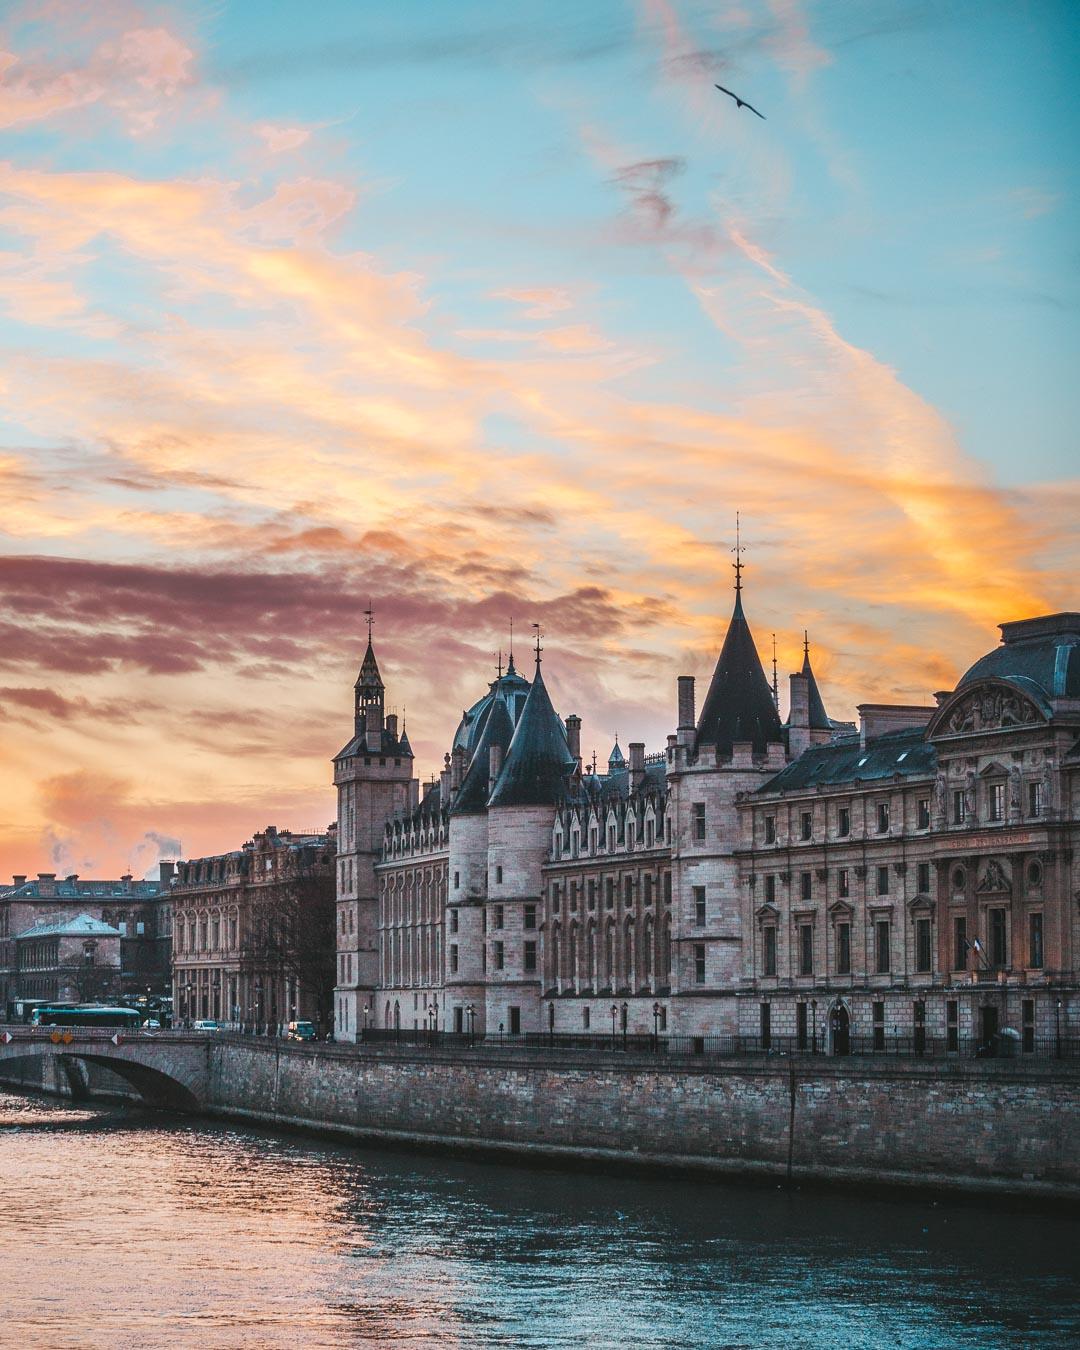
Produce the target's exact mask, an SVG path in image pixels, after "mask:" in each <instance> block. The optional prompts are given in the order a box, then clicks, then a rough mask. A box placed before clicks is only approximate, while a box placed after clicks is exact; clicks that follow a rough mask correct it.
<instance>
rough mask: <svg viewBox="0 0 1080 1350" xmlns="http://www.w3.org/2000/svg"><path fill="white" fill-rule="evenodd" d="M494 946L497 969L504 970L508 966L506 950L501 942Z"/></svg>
mask: <svg viewBox="0 0 1080 1350" xmlns="http://www.w3.org/2000/svg"><path fill="white" fill-rule="evenodd" d="M493 945H494V957H495V969H496V970H502V969H503V968H504V967H505V965H506V948H505V946H504V945H503V944H502V943H501V942H496V943H494V944H493Z"/></svg>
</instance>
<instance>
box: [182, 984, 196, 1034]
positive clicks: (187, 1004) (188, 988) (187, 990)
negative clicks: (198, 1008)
mask: <svg viewBox="0 0 1080 1350" xmlns="http://www.w3.org/2000/svg"><path fill="white" fill-rule="evenodd" d="M194 988H195V986H194V985H193V984H192V983H191V981H190V980H188V982H187V984H185V985H184V1016H185V1018H186V1019H187V1024H188V1026H189V1027H190V1026H191V992H192V990H193V989H194Z"/></svg>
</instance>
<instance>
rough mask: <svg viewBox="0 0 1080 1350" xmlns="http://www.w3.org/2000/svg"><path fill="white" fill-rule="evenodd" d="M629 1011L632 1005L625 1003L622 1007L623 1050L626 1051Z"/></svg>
mask: <svg viewBox="0 0 1080 1350" xmlns="http://www.w3.org/2000/svg"><path fill="white" fill-rule="evenodd" d="M629 1011H630V1005H629V1004H628V1003H624V1004H623V1005H622V1048H623V1049H624V1050H625V1049H626V1023H627V1013H629Z"/></svg>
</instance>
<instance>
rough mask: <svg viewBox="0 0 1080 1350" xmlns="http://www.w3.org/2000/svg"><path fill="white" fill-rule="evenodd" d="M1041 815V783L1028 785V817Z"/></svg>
mask: <svg viewBox="0 0 1080 1350" xmlns="http://www.w3.org/2000/svg"><path fill="white" fill-rule="evenodd" d="M1042 813H1043V788H1042V784H1041V783H1029V784H1028V815H1029V816H1041V815H1042Z"/></svg>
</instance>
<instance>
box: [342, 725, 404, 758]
mask: <svg viewBox="0 0 1080 1350" xmlns="http://www.w3.org/2000/svg"><path fill="white" fill-rule="evenodd" d="M353 755H382V756H386V757H389V756H393V757H394V758H395V759H401V758H403V757H405V756H410V757H411V755H412V747H411V746H410V745H409V742H408V741H407V740H406V741H405V742H404V748H402V742H401V741H400V740H399V739H398V738H397V737H396V736H392V735H391V734H390V732H389V731H387V730H386V728H385V727H383V730H382V739H381V741H380V742H379V748H378V749H377V750H369V749H368V743H367V733H366V732H364V731H361V732H360V733H359V734H358V735H356V736H354V737H353V738H352V740H351V741H347V742H346V743H345V745H343V746H342V747H341V749H340V750H339V751H338V752H337V754H336V755H335V756H334V758H335V759H348V758H350V757H351V756H353Z"/></svg>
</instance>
